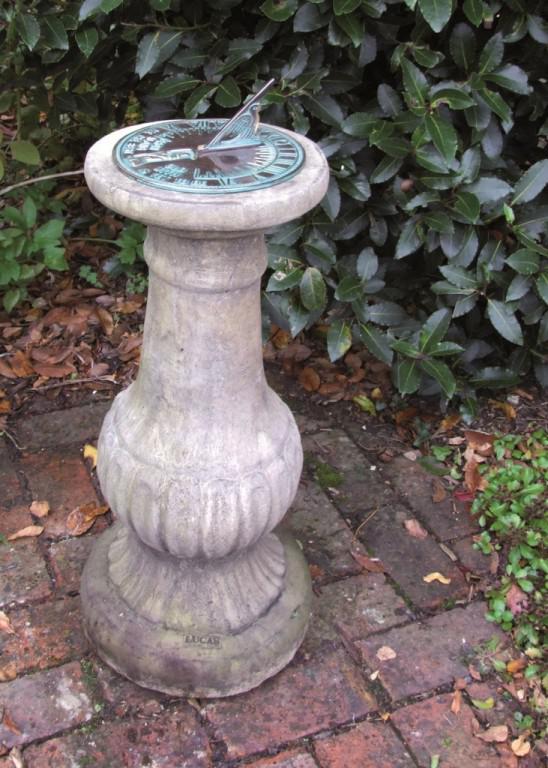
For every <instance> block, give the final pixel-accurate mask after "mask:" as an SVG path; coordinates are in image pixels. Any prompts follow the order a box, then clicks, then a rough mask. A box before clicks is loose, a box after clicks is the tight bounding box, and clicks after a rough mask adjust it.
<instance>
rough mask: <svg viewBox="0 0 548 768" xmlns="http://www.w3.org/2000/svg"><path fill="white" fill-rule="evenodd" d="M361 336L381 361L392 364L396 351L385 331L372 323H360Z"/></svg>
mask: <svg viewBox="0 0 548 768" xmlns="http://www.w3.org/2000/svg"><path fill="white" fill-rule="evenodd" d="M360 338H361V340H362V341H363V343H364V344H365V346H366V347H367V349H368V350H369V351H370V352H371V354H372V355H374V356H375V357H376V358H377V359H378V360H380V361H381V362H383V363H386V364H387V365H391V363H392V359H393V357H394V353H393V352H392V349H391V348H390V342H389V339H388V337H387V335H386V334H385V333H383V332H382V331H379V329H378V328H375V327H374V326H372V325H368V324H365V323H360Z"/></svg>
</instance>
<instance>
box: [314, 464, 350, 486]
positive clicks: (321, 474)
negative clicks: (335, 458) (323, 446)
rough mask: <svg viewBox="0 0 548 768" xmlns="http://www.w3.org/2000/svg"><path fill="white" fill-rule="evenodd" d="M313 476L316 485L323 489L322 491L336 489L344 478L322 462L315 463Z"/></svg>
mask: <svg viewBox="0 0 548 768" xmlns="http://www.w3.org/2000/svg"><path fill="white" fill-rule="evenodd" d="M314 474H315V476H316V480H317V481H318V485H319V486H320V488H323V490H326V489H327V488H338V487H339V485H341V484H342V482H343V480H344V477H343V475H342V474H341V473H340V472H337V470H336V469H335V468H334V467H332V466H331V465H330V464H326V463H325V462H323V461H316V464H315V467H314Z"/></svg>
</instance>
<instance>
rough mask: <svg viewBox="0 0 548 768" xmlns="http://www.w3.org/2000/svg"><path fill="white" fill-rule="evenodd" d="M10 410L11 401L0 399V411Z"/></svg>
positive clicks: (6, 411)
mask: <svg viewBox="0 0 548 768" xmlns="http://www.w3.org/2000/svg"><path fill="white" fill-rule="evenodd" d="M10 411H11V403H10V401H9V400H7V399H5V400H0V413H9V412H10Z"/></svg>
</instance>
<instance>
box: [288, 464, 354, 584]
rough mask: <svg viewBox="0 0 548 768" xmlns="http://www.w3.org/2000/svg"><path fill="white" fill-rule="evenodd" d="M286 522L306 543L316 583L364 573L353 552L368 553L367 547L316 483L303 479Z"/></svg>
mask: <svg viewBox="0 0 548 768" xmlns="http://www.w3.org/2000/svg"><path fill="white" fill-rule="evenodd" d="M285 522H286V523H287V524H289V526H290V527H291V529H292V531H293V532H294V533H295V536H296V537H297V539H298V540H299V542H300V543H301V544H302V546H303V549H304V553H305V555H306V559H307V562H308V563H309V565H310V566H311V572H312V575H313V577H314V579H315V581H319V582H322V581H324V580H325V579H327V578H330V577H337V576H349V575H352V574H357V573H359V572H360V571H361V566H360V565H359V564H358V562H357V561H356V560H355V559H354V558H353V557H352V555H351V553H350V552H351V549H352V547H354V549H355V550H356V551H358V552H362V553H364V554H365V552H364V549H363V547H362V546H361V544H360V543H359V542H356V541H354V540H353V536H352V531H351V530H350V528H349V527H348V525H347V524H346V523H345V522H344V520H343V519H342V517H341V516H340V514H339V512H338V511H337V510H336V509H335V507H334V506H333V504H331V502H330V501H329V499H328V498H327V497H326V495H325V494H324V493H323V491H322V490H321V489H320V488H319V487H318V485H317V484H316V483H315V482H313V481H310V480H308V479H306V478H304V477H303V479H302V480H301V484H300V486H299V490H298V492H297V497H296V499H295V501H294V503H293V505H292V507H291V510H290V511H289V513H288V514H287V516H286V519H285Z"/></svg>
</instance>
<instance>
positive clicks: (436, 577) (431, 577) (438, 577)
mask: <svg viewBox="0 0 548 768" xmlns="http://www.w3.org/2000/svg"><path fill="white" fill-rule="evenodd" d="M422 580H423V581H425V582H426V583H427V584H431V583H432V582H433V581H439V582H440V584H451V579H449V578H448V577H447V576H444V575H443V573H440V572H439V571H434V572H433V573H429V574H428V575H427V576H423V577H422Z"/></svg>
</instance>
